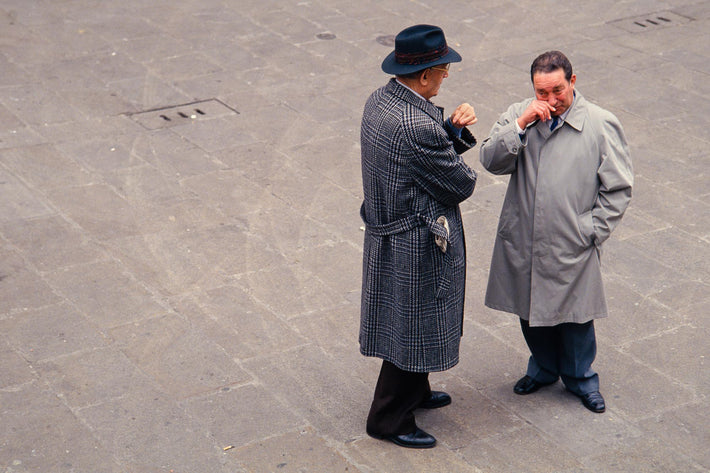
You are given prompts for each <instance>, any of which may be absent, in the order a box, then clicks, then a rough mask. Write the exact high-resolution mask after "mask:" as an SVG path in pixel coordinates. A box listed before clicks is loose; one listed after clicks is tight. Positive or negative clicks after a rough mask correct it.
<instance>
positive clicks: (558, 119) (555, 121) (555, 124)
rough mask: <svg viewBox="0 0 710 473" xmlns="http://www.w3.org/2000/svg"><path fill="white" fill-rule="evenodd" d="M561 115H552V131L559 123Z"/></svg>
mask: <svg viewBox="0 0 710 473" xmlns="http://www.w3.org/2000/svg"><path fill="white" fill-rule="evenodd" d="M559 121H560V117H552V123H550V131H552V130H554V129H555V127H556V126H557V123H559Z"/></svg>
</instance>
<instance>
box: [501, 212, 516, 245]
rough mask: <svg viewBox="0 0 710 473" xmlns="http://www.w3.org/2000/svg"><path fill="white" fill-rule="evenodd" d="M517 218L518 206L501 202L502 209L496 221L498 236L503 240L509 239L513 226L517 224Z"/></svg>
mask: <svg viewBox="0 0 710 473" xmlns="http://www.w3.org/2000/svg"><path fill="white" fill-rule="evenodd" d="M518 219H519V216H518V206H517V205H511V204H508V205H506V204H505V203H503V211H502V212H501V214H500V221H499V223H498V236H500V237H501V238H502V239H503V240H506V241H510V240H511V234H512V231H513V228H515V226H516V225H517V224H518Z"/></svg>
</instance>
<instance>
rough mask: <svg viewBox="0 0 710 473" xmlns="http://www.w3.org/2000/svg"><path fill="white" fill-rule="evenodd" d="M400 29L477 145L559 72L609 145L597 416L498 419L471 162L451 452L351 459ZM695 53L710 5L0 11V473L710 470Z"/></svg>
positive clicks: (135, 0) (692, 0)
mask: <svg viewBox="0 0 710 473" xmlns="http://www.w3.org/2000/svg"><path fill="white" fill-rule="evenodd" d="M415 23H432V24H437V25H440V26H442V27H443V28H444V31H445V32H446V34H447V38H448V40H449V42H450V43H451V44H452V45H454V47H455V48H456V49H457V50H458V51H459V52H460V53H461V54H462V55H463V57H464V61H463V62H462V63H459V64H456V65H455V66H454V67H452V71H451V74H450V77H449V78H448V79H447V80H446V81H445V83H444V86H443V87H442V92H441V94H440V95H439V97H437V98H436V99H435V101H436V102H437V104H439V105H442V106H445V107H446V108H447V109H448V110H452V108H453V107H455V106H456V105H458V104H459V103H460V102H462V101H468V102H470V103H472V104H473V105H474V106H475V107H476V110H477V112H478V116H479V123H478V124H476V125H474V126H473V127H472V131H473V132H474V134H475V135H476V136H477V137H479V138H481V139H482V138H484V137H485V136H486V135H487V133H488V131H489V129H490V127H491V126H492V124H493V122H494V121H495V119H496V118H497V117H498V115H499V114H500V113H501V112H502V111H504V110H505V108H506V107H507V106H508V105H509V104H510V103H512V102H514V101H518V100H520V99H522V98H525V97H528V96H530V95H531V93H532V91H531V87H530V84H529V77H528V68H529V64H530V62H531V61H532V59H533V58H534V57H535V56H536V55H537V54H539V53H540V52H542V51H545V50H548V49H561V50H562V51H564V52H566V53H567V54H568V56H569V57H570V59H571V60H572V63H573V65H574V66H575V72H576V73H577V76H578V81H577V88H578V89H579V90H580V91H581V92H582V93H583V94H584V95H585V97H586V98H588V99H590V100H592V101H594V102H596V103H598V104H599V105H601V106H603V107H605V108H607V109H609V110H611V111H613V112H614V113H615V114H616V115H617V116H618V117H619V118H620V120H621V122H622V123H623V125H624V127H625V130H626V133H627V135H628V139H629V142H630V145H631V149H632V157H633V160H634V167H635V172H636V184H635V192H634V198H633V202H632V205H631V207H630V209H629V211H628V212H627V215H626V217H625V219H624V222H623V223H622V225H621V226H620V228H619V229H618V230H617V232H616V233H615V234H614V235H613V236H612V239H611V240H610V241H609V242H608V243H607V244H606V245H605V249H604V256H603V261H604V268H603V270H604V277H605V281H606V285H607V292H608V299H609V301H608V302H609V306H610V311H611V314H610V317H609V318H608V319H605V320H602V321H600V322H599V323H598V324H597V333H598V339H599V355H598V358H597V362H596V363H595V368H596V369H597V371H598V372H599V373H600V375H601V383H602V392H603V393H604V395H605V396H606V399H607V404H608V409H607V412H606V413H604V414H601V415H596V414H592V413H590V412H589V411H587V410H586V409H584V408H583V407H582V405H581V404H580V402H579V400H578V399H576V398H574V397H572V396H570V395H569V394H567V393H565V391H564V389H563V387H562V385H561V384H557V385H555V386H553V387H550V388H547V389H545V390H542V391H540V392H539V393H537V394H535V395H533V396H527V397H521V396H515V395H514V394H513V392H512V386H513V383H514V382H515V380H516V379H517V378H518V377H519V376H521V375H522V373H523V371H524V369H525V364H526V360H527V350H526V347H525V344H524V341H523V340H522V336H521V334H520V331H519V327H518V323H517V320H516V319H515V317H513V316H510V315H508V314H503V313H498V312H494V311H491V310H489V309H487V308H485V307H484V306H483V303H482V299H483V294H484V290H485V282H486V278H487V271H488V263H489V259H490V254H491V250H492V244H493V239H494V234H495V227H496V223H497V217H498V212H499V210H500V207H501V203H502V197H503V193H504V190H505V187H506V179H505V178H502V177H496V176H492V175H490V174H488V173H486V172H485V171H484V170H483V169H482V168H481V166H480V164H479V162H478V150H477V149H475V150H474V151H471V152H470V153H468V154H467V156H466V159H467V161H468V162H469V164H470V165H471V166H472V167H474V168H475V169H477V170H478V171H479V182H478V185H477V188H476V191H475V192H474V194H473V196H472V197H471V198H470V199H469V200H467V201H466V202H465V203H464V204H463V206H462V210H463V212H464V219H465V227H466V235H467V242H468V252H469V259H468V281H467V305H466V322H465V333H464V338H463V341H462V343H463V345H462V361H461V363H460V364H459V365H458V366H457V367H456V368H454V369H452V370H450V371H448V372H445V373H439V374H433V375H432V377H431V379H432V383H433V385H434V388H435V389H445V390H447V391H448V392H449V393H451V395H452V397H453V398H454V402H453V404H452V405H451V406H449V407H447V408H445V409H440V410H436V411H431V412H422V413H420V414H418V417H417V419H418V423H419V425H420V426H421V427H422V428H424V429H425V430H427V431H429V432H431V433H432V434H434V435H435V436H436V437H437V438H438V440H439V444H438V446H437V448H435V449H433V450H428V451H412V450H407V449H402V448H399V447H396V446H394V445H392V444H389V443H386V442H382V441H378V440H374V439H371V438H370V437H368V436H367V435H366V434H365V429H364V423H365V416H366V414H367V410H368V408H369V403H370V401H371V399H372V392H373V389H374V384H375V381H376V377H377V372H378V369H379V361H378V360H375V359H366V358H364V357H362V356H361V355H360V354H359V352H358V346H357V331H358V318H359V293H360V280H361V275H360V271H361V251H362V235H363V234H362V231H361V229H360V227H361V225H362V224H361V222H360V220H359V214H358V209H359V205H360V201H361V192H362V191H361V182H360V162H359V122H360V115H361V111H362V106H363V104H364V101H365V99H366V98H367V96H368V95H369V94H370V93H371V92H372V91H373V90H374V89H375V88H377V87H379V86H381V85H383V84H384V83H385V82H386V81H387V76H386V75H385V74H383V73H382V72H381V70H380V63H381V61H382V59H383V57H384V56H385V55H386V54H388V53H389V52H390V51H391V49H392V44H391V41H392V35H394V34H396V33H397V32H398V31H400V30H401V29H403V28H405V27H407V26H410V25H412V24H415ZM709 31H710V2H708V1H697V0H668V1H663V0H621V1H618V0H614V1H611V0H600V1H596V2H552V1H545V0H538V1H530V0H519V1H516V2H513V1H508V0H502V1H497V2H492V1H481V0H474V1H457V0H436V1H435V0H393V1H390V0H377V1H375V0H361V1H344V0H303V1H292V0H278V1H277V0H258V1H257V0H231V1H230V0H199V1H198V0H169V1H168V0H152V1H143V0H122V1H117V0H0V123H2V126H0V373H2V374H1V376H0V416H1V420H0V472H3V473H20V472H43V473H50V472H91V473H103V472H107V473H108V472H110V473H129V472H130V473H132V472H140V473H153V472H155V473H157V472H173V473H212V472H230V473H244V472H253V473H261V472H345V471H348V472H363V473H366V472H377V473H380V472H386V473H394V472H407V473H411V472H445V473H451V472H484V473H498V472H528V473H529V472H542V473H548V472H559V473H573V472H574V473H599V472H610V473H619V472H629V473H631V472H633V473H637V472H674V473H678V472H701V471H710V448H708V446H710V427H708V426H709V425H710V414H709V412H710V409H709V407H710V402H709V400H708V396H707V390H708V389H710V369H709V368H708V356H710V349H709V347H710V328H709V325H708V322H709V321H710V313H709V312H710V311H709V310H708V306H709V303H710V290H709V289H710V264H709V261H710V212H708V209H709V207H710V186H709V185H708V181H709V176H708V167H709V165H710V153H709V152H708V145H710V131H709V130H710V113H708V112H710V33H708V32H709ZM178 105H180V107H177V108H169V107H175V106H178ZM155 110H157V111H155ZM151 111H153V112H151ZM143 112H145V113H143Z"/></svg>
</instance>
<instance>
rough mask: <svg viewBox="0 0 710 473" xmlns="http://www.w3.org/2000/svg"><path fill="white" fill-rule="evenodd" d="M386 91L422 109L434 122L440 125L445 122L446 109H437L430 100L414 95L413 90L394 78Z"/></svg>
mask: <svg viewBox="0 0 710 473" xmlns="http://www.w3.org/2000/svg"><path fill="white" fill-rule="evenodd" d="M385 87H386V89H385V90H386V91H387V92H388V93H390V94H392V95H394V96H395V97H398V98H400V99H402V100H404V101H405V102H407V103H409V104H411V105H413V106H415V107H417V108H420V109H422V110H423V111H424V112H426V113H427V114H428V115H429V116H431V117H432V118H433V119H434V120H437V121H438V122H439V123H443V122H444V109H443V108H442V107H437V106H436V105H434V104H433V103H431V102H430V101H428V100H424V99H422V98H421V97H417V95H415V94H414V92H412V91H411V90H409V89H408V88H406V87H404V86H403V85H402V84H400V83H399V82H397V79H395V78H394V77H393V78H392V79H390V81H389V82H388V83H387V85H386V86H385Z"/></svg>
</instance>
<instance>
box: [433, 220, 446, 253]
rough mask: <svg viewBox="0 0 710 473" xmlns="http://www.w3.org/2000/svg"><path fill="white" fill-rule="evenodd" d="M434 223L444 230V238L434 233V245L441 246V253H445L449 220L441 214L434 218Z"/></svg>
mask: <svg viewBox="0 0 710 473" xmlns="http://www.w3.org/2000/svg"><path fill="white" fill-rule="evenodd" d="M436 223H438V224H439V225H441V226H442V227H444V229H445V230H446V238H444V237H441V236H439V235H434V243H436V246H438V247H439V248H441V252H442V253H446V250H447V249H448V247H449V241H448V240H449V221H448V220H447V219H446V217H444V216H443V215H442V216H440V217H439V218H437V219H436Z"/></svg>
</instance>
